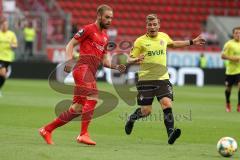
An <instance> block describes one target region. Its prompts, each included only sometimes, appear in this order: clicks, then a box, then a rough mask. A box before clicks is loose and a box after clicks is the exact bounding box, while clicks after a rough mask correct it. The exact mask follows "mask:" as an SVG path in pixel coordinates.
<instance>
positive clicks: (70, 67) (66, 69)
mask: <svg viewBox="0 0 240 160" xmlns="http://www.w3.org/2000/svg"><path fill="white" fill-rule="evenodd" d="M64 71H65V72H67V73H70V72H71V71H72V66H71V65H69V64H66V65H65V67H64Z"/></svg>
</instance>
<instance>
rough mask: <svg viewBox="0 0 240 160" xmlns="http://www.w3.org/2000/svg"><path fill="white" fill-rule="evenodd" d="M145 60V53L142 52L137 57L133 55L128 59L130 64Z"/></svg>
mask: <svg viewBox="0 0 240 160" xmlns="http://www.w3.org/2000/svg"><path fill="white" fill-rule="evenodd" d="M143 60H144V55H143V54H141V55H140V56H139V57H137V58H133V57H131V56H129V57H128V60H127V61H128V64H140V63H141V62H142V61H143Z"/></svg>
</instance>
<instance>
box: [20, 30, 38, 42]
mask: <svg viewBox="0 0 240 160" xmlns="http://www.w3.org/2000/svg"><path fill="white" fill-rule="evenodd" d="M23 34H24V39H25V41H27V42H33V41H34V39H35V36H36V31H35V29H34V28H28V27H25V28H24V29H23Z"/></svg>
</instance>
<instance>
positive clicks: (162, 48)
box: [125, 14, 205, 144]
mask: <svg viewBox="0 0 240 160" xmlns="http://www.w3.org/2000/svg"><path fill="white" fill-rule="evenodd" d="M159 28H160V20H159V19H158V17H157V15H156V14H149V15H148V16H147V17H146V29H147V33H146V34H144V35H143V36H140V37H139V38H137V40H136V41H135V42H134V46H133V48H132V50H131V53H130V57H129V59H128V62H129V63H130V64H131V63H138V64H140V69H139V72H138V77H139V78H138V82H137V84H136V87H137V90H138V95H137V102H138V105H139V106H140V107H139V108H137V109H136V110H135V112H134V113H133V114H131V115H130V116H129V118H128V121H127V122H126V125H125V132H126V134H128V135H129V134H131V132H132V129H133V125H134V122H135V121H136V120H137V119H140V118H142V117H146V116H148V115H149V114H150V113H151V111H152V102H153V99H154V97H157V99H158V101H159V103H160V105H161V107H162V109H163V113H164V124H165V126H166V129H167V134H168V143H169V144H173V143H174V142H175V140H176V139H177V138H178V137H179V136H180V135H181V130H180V129H178V128H174V117H173V113H172V100H173V92H172V85H171V83H170V81H169V74H168V71H167V55H166V53H167V48H168V47H170V48H179V47H185V46H190V45H203V44H204V43H205V40H204V39H203V38H202V37H201V36H198V37H197V38H195V39H193V40H185V41H173V40H172V39H171V38H170V37H169V36H168V35H167V34H166V33H163V32H159Z"/></svg>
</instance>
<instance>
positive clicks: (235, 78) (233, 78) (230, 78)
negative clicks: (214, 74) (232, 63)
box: [225, 74, 240, 86]
mask: <svg viewBox="0 0 240 160" xmlns="http://www.w3.org/2000/svg"><path fill="white" fill-rule="evenodd" d="M238 82H240V74H234V75H226V77H225V85H226V86H232V85H233V84H237V83H238Z"/></svg>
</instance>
